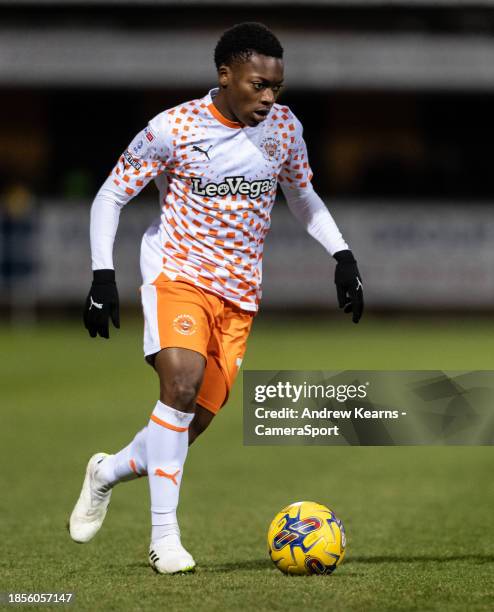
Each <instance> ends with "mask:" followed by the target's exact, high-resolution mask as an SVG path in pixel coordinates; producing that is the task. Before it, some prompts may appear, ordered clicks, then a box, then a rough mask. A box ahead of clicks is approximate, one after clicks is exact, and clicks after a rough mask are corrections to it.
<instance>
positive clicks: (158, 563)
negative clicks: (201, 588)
mask: <svg viewBox="0 0 494 612" xmlns="http://www.w3.org/2000/svg"><path fill="white" fill-rule="evenodd" d="M149 565H150V566H151V567H152V568H153V569H154V570H156V571H157V572H158V574H177V573H179V572H182V573H183V572H192V571H193V570H194V568H195V566H196V562H195V561H194V559H193V558H192V556H191V555H190V554H189V553H188V552H187V551H186V550H185V548H184V547H183V546H182V544H181V543H180V537H179V536H178V535H176V534H170V535H167V536H165V537H164V538H160V539H159V540H156V541H155V542H151V545H150V547H149Z"/></svg>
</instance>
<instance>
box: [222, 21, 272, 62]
mask: <svg viewBox="0 0 494 612" xmlns="http://www.w3.org/2000/svg"><path fill="white" fill-rule="evenodd" d="M253 53H259V54H260V55H267V56H268V57H278V58H280V59H281V58H282V57H283V47H282V46H281V44H280V41H279V40H278V39H277V38H276V36H275V35H274V34H273V32H271V30H270V29H269V28H267V27H266V26H265V25H264V24H262V23H256V22H245V23H239V24H237V25H234V26H233V27H232V28H230V29H229V30H226V32H223V34H222V36H221V38H220V39H219V41H218V44H217V45H216V49H215V50H214V63H215V64H216V68H219V67H220V66H221V65H222V64H226V65H230V64H231V63H232V62H234V61H243V62H246V61H248V59H249V58H250V56H251V55H252V54H253Z"/></svg>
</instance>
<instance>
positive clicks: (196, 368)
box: [146, 348, 206, 573]
mask: <svg viewBox="0 0 494 612" xmlns="http://www.w3.org/2000/svg"><path fill="white" fill-rule="evenodd" d="M205 365H206V359H205V357H204V356H203V355H202V354H200V353H199V352H196V351H193V350H189V349H185V348H167V349H164V350H162V351H160V352H159V353H158V355H157V356H156V359H155V364H154V367H155V370H156V372H157V374H158V376H159V381H160V399H159V401H158V402H157V404H156V406H155V408H154V410H153V413H152V414H151V418H150V421H149V424H148V431H147V438H146V446H147V467H148V477H149V489H150V493H151V524H152V531H151V546H150V550H149V559H150V562H151V565H152V566H153V567H154V568H155V569H156V570H157V571H159V572H160V573H173V572H178V571H188V570H190V569H193V567H194V566H195V562H194V560H193V558H192V557H191V555H190V554H189V553H188V552H187V551H186V550H185V549H184V548H183V546H182V545H181V542H180V530H179V527H178V522H177V506H178V500H179V493H180V485H181V481H182V475H183V469H184V464H185V459H186V457H187V450H188V446H189V431H188V430H189V426H190V424H191V422H192V419H193V418H194V412H195V404H196V397H197V393H198V391H199V388H200V386H201V383H202V379H203V375H204V369H205Z"/></svg>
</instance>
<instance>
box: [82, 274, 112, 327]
mask: <svg viewBox="0 0 494 612" xmlns="http://www.w3.org/2000/svg"><path fill="white" fill-rule="evenodd" d="M110 319H111V320H112V322H113V325H114V326H115V327H116V328H117V329H118V328H120V313H119V308H118V291H117V285H116V283H115V270H94V272H93V284H92V285H91V290H90V291H89V294H88V296H87V299H86V305H85V307H84V327H85V328H86V329H87V330H88V332H89V335H90V336H91V338H96V336H97V335H98V334H99V335H100V336H101V337H102V338H109V337H110V332H109V329H108V328H109V320H110Z"/></svg>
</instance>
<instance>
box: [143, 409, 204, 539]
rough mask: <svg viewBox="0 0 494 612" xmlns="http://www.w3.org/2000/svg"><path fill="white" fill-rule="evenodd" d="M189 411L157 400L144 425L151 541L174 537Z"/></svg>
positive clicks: (176, 529) (190, 415)
mask: <svg viewBox="0 0 494 612" xmlns="http://www.w3.org/2000/svg"><path fill="white" fill-rule="evenodd" d="M193 418H194V414H193V413H186V412H180V411H179V410H175V409H174V408H172V407H171V406H167V405H166V404H163V403H161V402H158V403H157V404H156V406H155V408H154V410H153V413H152V414H151V418H150V421H149V424H148V427H147V439H146V448H147V466H148V475H149V489H150V492H151V525H152V530H151V541H153V542H154V541H155V540H157V539H158V538H162V537H165V536H167V535H173V536H175V537H178V535H179V534H180V531H179V529H178V523H177V516H176V510H177V506H178V498H179V493H180V483H181V481H182V472H183V468H184V463H185V458H186V457H187V450H188V446H189V433H188V429H189V425H190V422H191V421H192V419H193Z"/></svg>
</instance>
